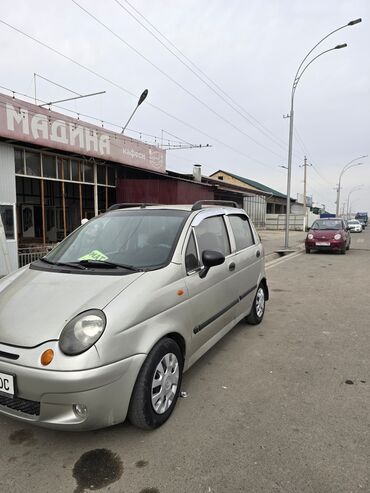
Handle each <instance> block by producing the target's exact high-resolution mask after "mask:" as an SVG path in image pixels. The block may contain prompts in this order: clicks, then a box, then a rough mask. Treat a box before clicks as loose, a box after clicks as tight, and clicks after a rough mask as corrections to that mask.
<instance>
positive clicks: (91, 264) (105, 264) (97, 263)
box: [79, 259, 141, 272]
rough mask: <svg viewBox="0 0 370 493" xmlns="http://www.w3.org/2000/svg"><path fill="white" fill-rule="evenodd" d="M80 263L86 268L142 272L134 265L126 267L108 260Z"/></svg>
mask: <svg viewBox="0 0 370 493" xmlns="http://www.w3.org/2000/svg"><path fill="white" fill-rule="evenodd" d="M79 263H80V264H81V266H84V265H85V266H86V267H108V268H111V269H115V268H117V267H119V268H121V269H127V270H132V271H134V272H140V271H141V269H138V268H136V267H134V266H133V265H126V264H117V263H116V262H109V261H108V260H87V259H86V260H80V261H79Z"/></svg>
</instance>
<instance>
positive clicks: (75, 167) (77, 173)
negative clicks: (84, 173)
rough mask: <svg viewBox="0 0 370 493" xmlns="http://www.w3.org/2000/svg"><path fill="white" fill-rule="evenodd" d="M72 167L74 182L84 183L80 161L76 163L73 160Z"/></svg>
mask: <svg viewBox="0 0 370 493" xmlns="http://www.w3.org/2000/svg"><path fill="white" fill-rule="evenodd" d="M71 167H72V180H73V181H82V180H81V170H80V161H75V160H74V159H73V160H72V161H71Z"/></svg>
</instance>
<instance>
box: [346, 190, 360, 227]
mask: <svg viewBox="0 0 370 493" xmlns="http://www.w3.org/2000/svg"><path fill="white" fill-rule="evenodd" d="M363 187H364V186H363V185H357V186H356V187H353V188H351V190H350V191H349V192H348V196H347V215H346V219H349V217H348V211H349V198H350V196H351V194H352V193H353V192H358V191H359V190H362V189H363Z"/></svg>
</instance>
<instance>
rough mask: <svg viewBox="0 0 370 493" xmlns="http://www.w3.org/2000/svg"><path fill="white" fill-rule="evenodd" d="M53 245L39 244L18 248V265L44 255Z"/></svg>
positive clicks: (21, 265)
mask: <svg viewBox="0 0 370 493" xmlns="http://www.w3.org/2000/svg"><path fill="white" fill-rule="evenodd" d="M54 247H55V245H40V246H33V247H26V248H18V267H23V266H24V265H27V264H30V263H31V262H33V261H34V260H37V259H39V258H41V257H44V256H45V255H46V254H47V253H49V252H50V250H52V249H53V248H54Z"/></svg>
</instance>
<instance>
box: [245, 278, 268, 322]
mask: <svg viewBox="0 0 370 493" xmlns="http://www.w3.org/2000/svg"><path fill="white" fill-rule="evenodd" d="M265 298H266V296H265V289H264V287H263V284H262V283H261V284H260V285H259V286H258V289H257V293H256V296H255V297H254V300H253V306H252V310H251V312H250V314H249V315H248V316H247V317H246V321H247V323H248V324H250V325H258V324H260V323H261V322H262V319H263V316H264V314H265Z"/></svg>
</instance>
